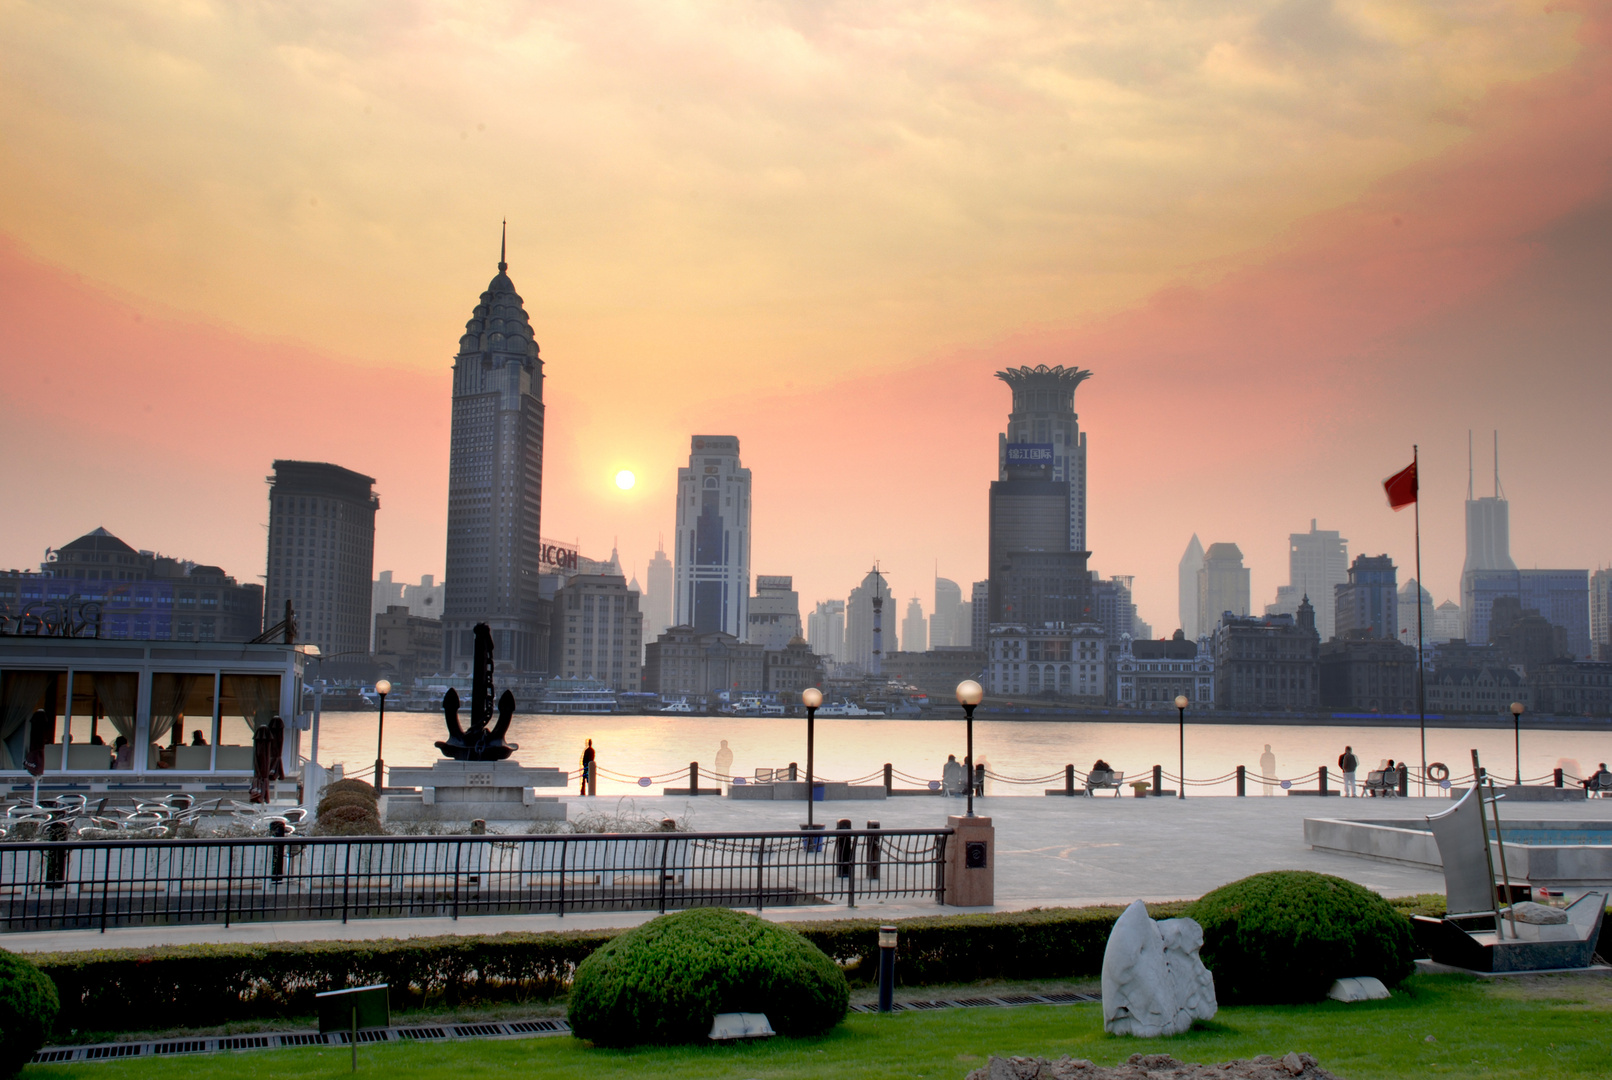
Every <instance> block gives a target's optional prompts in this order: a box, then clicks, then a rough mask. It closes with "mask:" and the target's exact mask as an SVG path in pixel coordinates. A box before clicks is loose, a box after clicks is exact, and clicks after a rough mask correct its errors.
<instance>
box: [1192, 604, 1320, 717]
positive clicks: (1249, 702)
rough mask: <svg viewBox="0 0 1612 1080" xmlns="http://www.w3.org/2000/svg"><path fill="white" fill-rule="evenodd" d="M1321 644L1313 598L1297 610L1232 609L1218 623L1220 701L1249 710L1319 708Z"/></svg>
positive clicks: (1228, 706)
mask: <svg viewBox="0 0 1612 1080" xmlns="http://www.w3.org/2000/svg"><path fill="white" fill-rule="evenodd" d="M1320 649H1321V638H1320V635H1319V634H1317V633H1316V631H1315V608H1314V607H1313V606H1312V605H1311V604H1310V602H1309V600H1308V599H1305V600H1303V601H1302V602H1300V604H1299V610H1298V614H1297V615H1296V616H1295V615H1266V616H1263V617H1255V616H1241V617H1239V616H1236V615H1231V614H1229V613H1228V614H1226V615H1225V616H1223V617H1222V618H1221V621H1220V625H1219V626H1217V627H1216V628H1215V636H1214V660H1215V701H1216V702H1217V703H1218V705H1219V706H1220V708H1222V709H1246V710H1250V711H1262V710H1283V711H1287V710H1294V711H1303V710H1311V709H1317V708H1320V705H1321V687H1320V664H1319V661H1320Z"/></svg>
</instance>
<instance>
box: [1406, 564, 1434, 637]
mask: <svg viewBox="0 0 1612 1080" xmlns="http://www.w3.org/2000/svg"><path fill="white" fill-rule="evenodd" d="M1418 593H1420V594H1421V602H1422V638H1423V640H1422V644H1423V645H1424V646H1425V645H1431V644H1432V643H1433V633H1434V630H1435V626H1434V620H1435V617H1436V615H1437V613H1438V609H1437V608H1435V607H1434V606H1433V594H1432V593H1430V592H1428V591H1427V590H1426V589H1424V588H1421V587H1420V586H1419V585H1418V584H1417V583H1416V579H1415V578H1411V579H1410V580H1409V581H1407V582H1405V584H1404V585H1402V586H1401V587H1400V590H1399V603H1398V605H1397V607H1398V611H1399V640H1400V641H1403V642H1404V643H1405V644H1407V645H1409V646H1410V647H1411V648H1413V649H1414V648H1415V647H1416V600H1417V594H1418Z"/></svg>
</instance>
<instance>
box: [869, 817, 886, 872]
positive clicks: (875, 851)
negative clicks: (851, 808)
mask: <svg viewBox="0 0 1612 1080" xmlns="http://www.w3.org/2000/svg"><path fill="white" fill-rule="evenodd" d="M878 827H879V823H878V822H877V821H870V822H868V830H869V831H870V832H871V831H873V830H875V829H877V828H878ZM867 845H868V859H867V863H868V869H867V876H868V880H869V881H878V880H879V863H880V862H882V861H883V855H882V854H881V853H880V851H879V838H878V837H877V836H870V837H868V838H867Z"/></svg>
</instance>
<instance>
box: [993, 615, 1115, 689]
mask: <svg viewBox="0 0 1612 1080" xmlns="http://www.w3.org/2000/svg"><path fill="white" fill-rule="evenodd" d="M1107 652H1108V642H1107V641H1106V640H1105V639H1104V636H1103V630H1102V627H1100V626H1095V625H1090V624H1086V625H1077V626H1068V625H1064V624H1062V623H1050V624H1043V625H1036V626H1026V625H1021V624H1017V623H999V624H996V625H993V626H992V627H991V645H990V649H989V651H988V654H987V658H986V673H987V681H986V684H985V686H986V689H987V690H988V691H989V692H990V693H992V694H994V695H996V696H998V697H1003V696H1015V695H1017V696H1024V697H1045V698H1069V699H1080V700H1083V701H1084V702H1086V703H1088V704H1092V705H1096V704H1101V703H1102V702H1103V701H1104V700H1105V699H1106V697H1107V694H1108V676H1107V672H1108V664H1107Z"/></svg>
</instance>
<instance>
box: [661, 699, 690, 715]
mask: <svg viewBox="0 0 1612 1080" xmlns="http://www.w3.org/2000/svg"><path fill="white" fill-rule="evenodd" d="M660 713H661V715H662V716H693V715H694V706H692V705H690V704H689V703H688V702H686V701H669V702H667V703H666V704H665V705H662V706H661V707H660Z"/></svg>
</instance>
